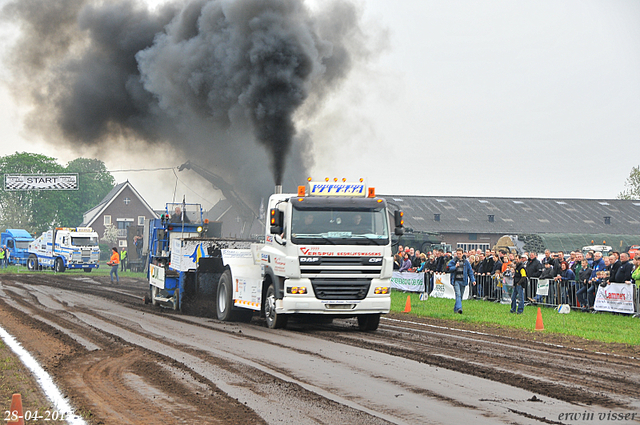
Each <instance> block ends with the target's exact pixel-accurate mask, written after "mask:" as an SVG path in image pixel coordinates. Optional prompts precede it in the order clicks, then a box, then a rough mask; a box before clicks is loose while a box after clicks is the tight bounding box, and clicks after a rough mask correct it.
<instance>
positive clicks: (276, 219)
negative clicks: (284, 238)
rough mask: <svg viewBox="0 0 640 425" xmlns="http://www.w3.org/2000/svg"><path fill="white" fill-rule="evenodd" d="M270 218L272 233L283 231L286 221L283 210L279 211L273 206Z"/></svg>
mask: <svg viewBox="0 0 640 425" xmlns="http://www.w3.org/2000/svg"><path fill="white" fill-rule="evenodd" d="M269 220H270V224H271V234H272V235H279V234H280V233H282V222H283V221H284V214H283V213H282V211H278V209H277V208H271V209H270V210H269Z"/></svg>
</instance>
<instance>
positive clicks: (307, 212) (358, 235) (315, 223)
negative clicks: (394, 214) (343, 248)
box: [291, 208, 389, 245]
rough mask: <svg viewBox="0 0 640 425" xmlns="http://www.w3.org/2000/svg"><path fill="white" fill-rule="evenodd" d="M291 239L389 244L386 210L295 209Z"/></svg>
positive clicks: (345, 243) (317, 241)
mask: <svg viewBox="0 0 640 425" xmlns="http://www.w3.org/2000/svg"><path fill="white" fill-rule="evenodd" d="M292 211H293V212H292V216H291V240H292V242H293V243H296V244H303V243H306V244H314V245H386V244H388V243H389V232H388V230H387V229H388V226H387V218H386V213H385V209H338V208H331V209H321V210H320V209H319V210H312V209H304V210H298V209H296V208H293V209H292Z"/></svg>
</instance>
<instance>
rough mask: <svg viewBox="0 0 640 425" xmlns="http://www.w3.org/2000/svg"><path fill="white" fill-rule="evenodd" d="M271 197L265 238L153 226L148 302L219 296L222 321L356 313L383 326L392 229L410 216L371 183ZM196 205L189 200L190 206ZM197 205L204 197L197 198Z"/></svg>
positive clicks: (165, 222) (368, 323) (371, 325)
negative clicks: (391, 208) (390, 209)
mask: <svg viewBox="0 0 640 425" xmlns="http://www.w3.org/2000/svg"><path fill="white" fill-rule="evenodd" d="M279 192H280V190H279V189H278V188H277V190H276V193H275V194H273V195H272V196H271V197H270V198H269V202H268V211H269V216H268V219H267V220H266V222H265V232H264V240H263V241H259V242H256V241H248V240H233V239H220V238H205V237H203V236H202V235H203V232H204V231H205V228H206V225H207V223H206V222H204V221H202V220H201V219H200V220H199V221H198V220H196V221H194V220H190V222H189V223H185V222H180V221H178V222H176V221H175V220H174V221H172V220H170V218H169V212H170V211H171V208H173V206H174V205H178V204H173V205H170V204H168V205H167V214H163V216H162V217H161V218H160V219H156V220H152V221H151V222H150V225H149V229H148V232H147V233H148V234H149V237H150V239H149V246H150V255H149V262H150V265H149V284H150V295H149V301H150V302H151V303H153V304H166V305H168V306H171V307H173V308H174V309H177V310H179V309H181V308H182V306H183V304H182V303H183V301H184V300H186V299H191V300H194V299H201V298H203V297H207V296H209V297H213V298H214V301H215V302H214V305H215V307H214V308H215V315H216V316H217V318H218V319H219V320H222V321H232V320H240V321H247V320H251V318H252V316H253V314H254V313H256V314H260V315H261V316H263V317H264V318H265V319H266V324H267V326H268V327H269V328H281V327H285V326H286V324H287V321H288V319H289V318H290V317H292V316H296V315H321V316H324V317H325V318H328V319H331V318H335V317H343V318H346V317H357V319H358V324H359V327H360V329H362V330H366V331H371V330H375V329H377V328H378V324H379V321H380V315H381V314H385V313H388V312H389V309H390V304H391V299H390V288H391V282H390V279H391V275H392V271H393V258H392V250H391V226H390V222H391V220H392V219H393V221H394V223H395V233H396V234H401V233H402V225H403V221H402V213H401V212H400V211H396V212H394V214H393V215H390V213H389V212H388V209H387V203H386V201H385V200H384V199H382V198H378V197H376V196H375V189H373V188H367V187H366V186H365V185H364V183H362V182H361V181H360V182H357V183H347V182H344V181H342V182H338V181H324V182H311V181H310V182H309V183H308V184H307V185H306V186H300V187H298V193H294V194H283V193H279ZM182 205H184V206H186V207H189V204H182ZM196 205H197V204H196Z"/></svg>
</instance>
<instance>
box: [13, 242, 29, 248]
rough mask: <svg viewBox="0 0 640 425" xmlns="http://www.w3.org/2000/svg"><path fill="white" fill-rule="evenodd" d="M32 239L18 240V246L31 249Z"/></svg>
mask: <svg viewBox="0 0 640 425" xmlns="http://www.w3.org/2000/svg"><path fill="white" fill-rule="evenodd" d="M30 243H31V242H30V241H16V248H18V249H29V244H30Z"/></svg>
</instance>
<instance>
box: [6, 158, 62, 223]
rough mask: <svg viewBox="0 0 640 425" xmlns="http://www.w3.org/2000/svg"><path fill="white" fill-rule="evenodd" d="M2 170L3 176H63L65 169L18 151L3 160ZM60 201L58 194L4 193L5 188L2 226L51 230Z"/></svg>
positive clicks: (41, 192) (35, 192)
mask: <svg viewBox="0 0 640 425" xmlns="http://www.w3.org/2000/svg"><path fill="white" fill-rule="evenodd" d="M0 170H2V171H3V174H45V173H61V172H62V171H63V170H64V169H63V167H62V166H61V165H60V164H58V163H57V162H56V159H55V158H50V157H47V156H44V155H40V154H33V153H27V152H23V153H17V152H16V153H15V154H13V155H7V156H4V157H0ZM3 177H4V176H3ZM3 180H4V179H3ZM3 183H4V182H3ZM60 198H61V196H60V193H59V192H58V191H51V190H39V191H5V190H4V188H3V190H2V191H0V227H2V228H3V229H4V228H14V229H26V230H27V231H28V232H31V233H33V232H36V233H39V232H42V231H45V230H48V229H49V228H51V227H52V226H55V225H56V224H57V223H58V205H59V200H60Z"/></svg>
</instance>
